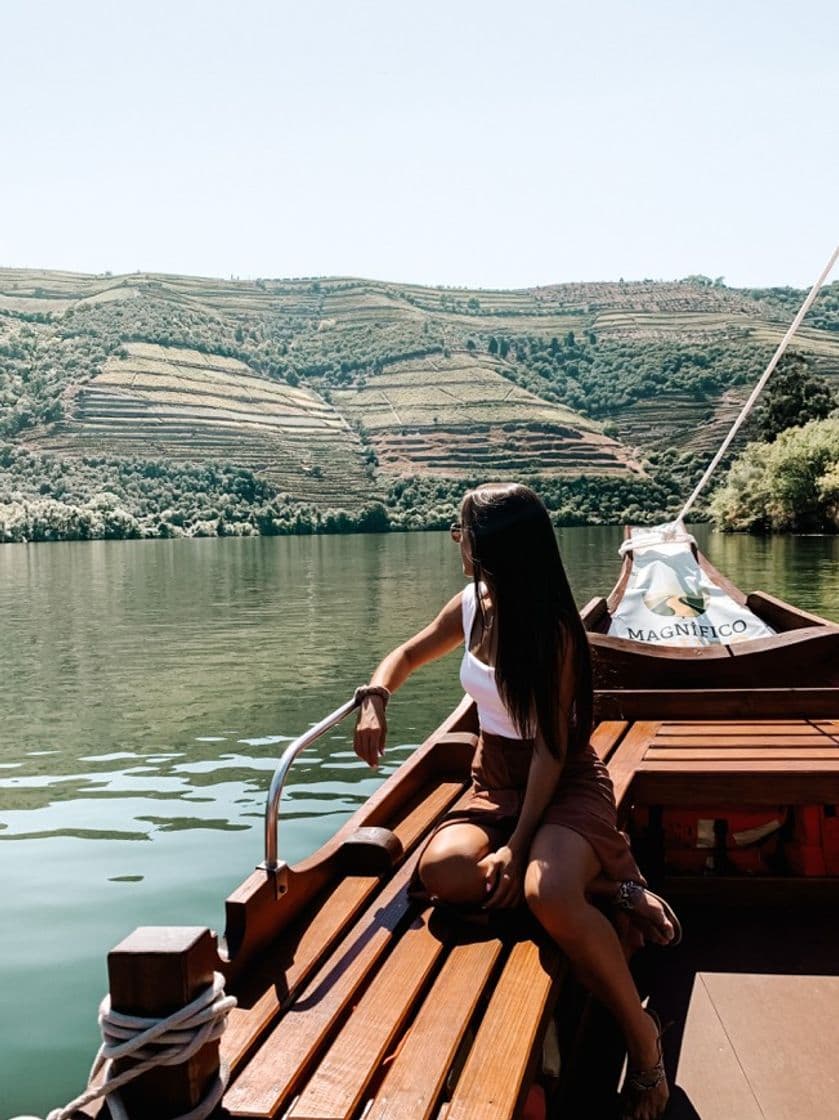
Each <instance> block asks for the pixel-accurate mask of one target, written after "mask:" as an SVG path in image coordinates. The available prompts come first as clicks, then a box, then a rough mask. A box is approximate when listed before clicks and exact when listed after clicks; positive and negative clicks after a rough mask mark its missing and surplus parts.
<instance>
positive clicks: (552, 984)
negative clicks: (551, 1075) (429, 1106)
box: [446, 941, 564, 1120]
mask: <svg viewBox="0 0 839 1120" xmlns="http://www.w3.org/2000/svg"><path fill="white" fill-rule="evenodd" d="M563 969H564V963H563V960H562V955H561V954H560V951H559V949H558V948H557V947H556V946H554V945H552V944H546V945H545V946H543V947H542V948H541V949H540V947H539V946H538V945H536V944H535V942H533V941H521V942H518V943H517V944H516V945H514V946H513V949H512V951H511V953H510V956H509V958H508V960H507V962H506V964H505V966H504V971H503V972H502V973H501V976H500V978H499V980H498V983H497V984H496V986H495V991H494V992H493V995H492V999H491V1000H490V1002H489V1006H488V1007H487V1010H486V1014H485V1015H484V1017H483V1020H482V1022H481V1026H480V1029H479V1030H478V1034H477V1036H476V1038H475V1043H474V1045H473V1046H472V1049H471V1051H470V1053H469V1057H468V1058H467V1059H466V1065H465V1066H464V1068H463V1072H462V1073H461V1075H460V1078H459V1080H458V1082H457V1085H456V1086H455V1090H454V1094H453V1096H452V1099H451V1103H450V1105H449V1109H448V1112H447V1113H446V1120H511V1118H512V1117H513V1116H514V1115H515V1109H516V1105H517V1103H518V1101H519V1098H520V1097H521V1094H522V1090H523V1087H524V1086H525V1084H526V1079H527V1076H528V1073H529V1071H530V1069H531V1065H532V1060H533V1058H534V1056H535V1055H534V1051H535V1048H536V1044H537V1042H538V1039H539V1036H540V1032H541V1030H542V1027H543V1024H544V1021H545V1018H546V1016H547V1015H548V1014H549V1013H550V1010H551V997H552V995H555V994H556V991H557V988H558V981H559V978H560V976H561V974H562V971H563Z"/></svg>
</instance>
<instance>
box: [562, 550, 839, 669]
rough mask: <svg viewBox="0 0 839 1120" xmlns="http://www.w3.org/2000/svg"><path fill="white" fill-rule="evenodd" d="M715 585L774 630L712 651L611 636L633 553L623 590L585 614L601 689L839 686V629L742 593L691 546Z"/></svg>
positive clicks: (627, 564)
mask: <svg viewBox="0 0 839 1120" xmlns="http://www.w3.org/2000/svg"><path fill="white" fill-rule="evenodd" d="M692 553H693V556H694V558H695V560H696V562H697V563H698V565H699V568H700V569H701V571H702V573H703V574H704V575H705V576H706V577H707V579H708V581H709V582H710V584H713V585H714V586H715V587H717V588H720V589H721V590H722V591H724V592H725V593H726V594H727V595H728V596H729V598H730V599H731V600H733V602H734V603H735V604H737V605H738V606H739V607H741V608H742V609H743V610H744V611H748V612H751V613H752V614H753V615H754V616H756V618H757V619H759V620H760V621H761V622H763V623H765V624H766V625H767V626H768V627H770V628H771V629H772V630H774V632H775V633H774V635H772V636H769V637H760V638H757V639H755V640H751V641H737V642H734V641H730V640H721V641H720V642H719V643H718V644H714V645H669V644H651V643H650V642H647V641H637V640H633V639H632V638H629V637H625V636H620V637H616V636H613V635H612V634H610V633H609V630H610V626H611V623H612V620H613V618H614V616H615V614H616V612H617V611H618V610H619V609H620V607H621V605H622V603H623V601H624V595H625V592H626V589H627V585H628V583H629V580H630V578H631V574H632V570H633V562H634V556H633V551H632V549H627V550H626V551H625V553H624V557H623V564H622V566H621V570H620V573H619V576H618V580H617V583H616V584H615V586H614V588H613V589H612V591H611V593H610V594H609V595H608V596H607V597H602V596H601V597H597V598H594V599H592V600H591V601H590V602H589V603H587V604H586V605H585V606H584V607H583V609H582V610H581V612H580V614H581V617H582V619H583V625H584V626H585V628H586V630H587V631H588V635H589V643H590V646H591V650H592V656H593V669H594V676H595V687H597V688H601V689H611V688H645V687H648V686H649V683H650V682H651V681H655V682H659V683H660V684H661V686H662V687H666V688H689V689H700V688H749V687H752V686H753V685H754V684H755V682H758V681H759V682H760V683H761V685H762V686H763V687H766V688H769V687H800V688H806V687H815V686H836V685H839V625H837V623H835V622H831V621H830V620H828V619H826V618H821V617H820V616H819V615H816V614H810V613H809V612H808V611H803V610H800V609H799V608H798V607H793V606H791V605H790V604H789V603H785V602H783V600H781V599H777V598H775V597H774V596H773V595H769V594H767V593H766V592H764V591H752V592H750V593H749V594H744V593H743V592H742V591H741V590H740V589H739V588H738V587H737V586H736V585H735V584H734V583H732V582H731V580H730V579H728V578H727V577H726V576H725V575H723V574H722V573H721V572H719V571H717V569H716V568H715V567H714V566H713V565H712V564H711V562H710V561H709V560H708V558H707V557H706V556H704V555H703V554H702V552H701V551H700V550H699V549H698V548H697V547H696V545H695V544H693V545H692Z"/></svg>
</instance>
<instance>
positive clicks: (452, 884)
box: [419, 847, 484, 904]
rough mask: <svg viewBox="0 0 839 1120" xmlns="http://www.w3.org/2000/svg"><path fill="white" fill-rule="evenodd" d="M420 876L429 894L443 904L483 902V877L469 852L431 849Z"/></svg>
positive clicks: (424, 856) (421, 868) (425, 856)
mask: <svg viewBox="0 0 839 1120" xmlns="http://www.w3.org/2000/svg"><path fill="white" fill-rule="evenodd" d="M419 875H420V879H421V880H422V884H423V886H424V887H425V889H426V890H427V891H428V893H429V894H430V895H432V896H433V897H434V898H439V899H440V901H441V902H452V903H460V904H464V903H476V902H480V901H481V899H482V898H483V883H484V880H483V876H482V874H481V872H480V869H479V867H478V864H477V861H476V860H475V857H474V855H472V854H470V853H468V852H462V851H458V850H457V849H447V848H445V847H441V848H438V849H435V848H434V847H432V848H429V849H428V850H427V851H426V853H425V854H424V855H423V857H422V859H421V860H420V865H419Z"/></svg>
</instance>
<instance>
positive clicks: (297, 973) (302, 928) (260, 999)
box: [222, 781, 463, 1071]
mask: <svg viewBox="0 0 839 1120" xmlns="http://www.w3.org/2000/svg"><path fill="white" fill-rule="evenodd" d="M462 791H463V782H457V781H445V782H441V783H440V784H439V785H438V786H437V787H436V788H434V789H433V790H432V791H431V792H430V793H429V794H428V796H427V797H425V798H423V799H421V800H420V801H419V803H418V804H417V806H416V807H415V808H414V809H413V810H411V811H410V812H408V813H407V814H406V815H405V817H404V818H403V819H402V820H401V821H399V822H398V823H396V824H395V825H394V828H393V832H394V834H395V835H396V836H397V838H398V839H399V840H400V841H401V843H402V846H403V848H404V850H405V851H406V852H413V851H415V849H416V848H417V847H418V845H419V844H420V842H421V841H422V840H423V838H424V837H425V836H426V835H427V834H428V832H429V830H430V829H431V828H432V827H433V825H434V823H435V822H436V821H437V820H439V818H440V816H441V815H442V814H443V813H445V811H446V810H447V809H449V808H450V807H451V805H452V804H453V803H454V800H455V798H456V797H457V796H458V795H459V794H460V793H462ZM414 866H415V861H414V860H412V859H411V858H410V857H409V859H408V862H407V863H406V865H405V866H404V867H403V869H402V870H401V871H400V872H398V873H397V877H396V878H395V879H394V881H393V882H392V884H391V892H393V891H395V892H396V893H398V891H399V890H400V889H401V887H402V886H404V885H405V884H406V883H407V882H408V881H409V879H410V877H411V875H412V874H413V870H414ZM380 886H381V882H380V880H379V878H378V877H376V876H371V875H364V876H347V877H346V878H344V879H342V880H340V881H339V882H338V883H337V884H336V885H335V886H333V887H330V888H329V890H328V892H327V894H326V896H325V897H324V898H323V900H322V902H321V904H320V905H319V906H317V907H316V908H315V909H314V910H313V911H310V912H308V913H307V914H305V915H304V916H303V919H302V920H301V921H300V922H299V923H298V927H297V928H296V929H295V930H292V931H290V932H289V934H288V935H287V936H285V937H284V938H283V939H282V944H281V945H280V946H278V948H277V950H276V952H275V953H273V954H267V955H266V957H265V959H264V961H263V962H261V965H260V967H258V968H254V969H252V970H251V972H250V974H249V976H248V981H247V987H248V989H249V990H250V992H251V993H253V992H254V991H255V992H256V993H258V994H255V995H253V994H252V995H251V998H249V999H247V1000H246V1001H241V997H240V1002H244V1003H245V1006H240V1007H238V1008H236V1009H235V1010H234V1011H233V1012H232V1013H231V1015H230V1018H229V1020H228V1027H227V1031H226V1032H225V1035H224V1039H223V1041H222V1055H223V1057H224V1058H225V1060H226V1061H227V1062H228V1063H229V1065H230V1067H231V1069H232V1070H234V1071H235V1070H236V1069H238V1068H239V1066H240V1065H241V1064H242V1062H243V1061H244V1060H245V1058H246V1056H247V1054H248V1053H249V1051H250V1049H251V1048H252V1046H253V1045H254V1044H255V1043H256V1042H257V1040H258V1039H259V1037H260V1036H261V1035H262V1033H263V1032H264V1031H265V1030H266V1029H268V1027H269V1026H270V1024H271V1023H272V1022H273V1020H274V1019H275V1018H276V1016H277V1014H278V1013H279V1012H280V1010H281V1008H282V1007H283V1006H285V1005H286V1004H287V1003H288V1002H289V1001H290V1000H291V998H292V997H293V995H294V993H295V991H297V990H298V989H299V988H300V986H301V985H302V984H303V983H304V982H305V981H306V979H307V977H309V976H310V975H311V973H312V971H313V970H314V968H315V967H316V966H317V964H318V962H319V961H321V960H322V959H323V956H324V954H325V953H326V952H328V951H329V949H330V947H331V946H332V945H333V944H334V943H335V942H336V940H337V939H338V938H339V937H340V936H341V934H342V933H343V932H344V931H345V930H346V928H347V927H348V925H349V924H350V923H351V922H352V921H353V920H354V919H356V918H357V917H358V915H359V914H360V913H361V911H362V910H363V907H364V906H365V904H366V903H368V902H370V900H371V899H373V898H374V897H375V895H376V892H377V891H378V890H379V888H380ZM381 905H382V900H381V899H379V902H378V903H377V904H374V909H376V908H378V906H381ZM385 905H387V903H385Z"/></svg>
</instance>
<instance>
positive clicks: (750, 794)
mask: <svg viewBox="0 0 839 1120" xmlns="http://www.w3.org/2000/svg"><path fill="white" fill-rule="evenodd" d="M701 765H702V767H703V768H704V769H703V770H701V771H698V770H693V769H691V768H690V767H689V765H688V764H684V763H681V762H671V763H642V764H641V765H640V766H639V768H638V770H636V772H635V778H634V780H633V782H632V801H633V803H635V804H642V805H679V806H686V805H714V806H719V807H720V808H723V807H725V808H735V807H738V806H743V805H813V804H816V805H818V804H828V803H833V804H839V767H837V768H836V769H835V770H834V771H833V772H832V773H831V772H829V771H826V769H825V768H824V767H825V764H824V763H822V764H821V767H822V768H820V769H818V770H816V769H813V770H809V771H808V770H804V769H803V768H802V767H803V766H805V765H806V766H812V767H816V766H819V763H816V762H814V763H799V764H797V765H796V764H795V763H791V762H783V763H761V764H759V766H760V768H759V769H752V770H732V769H728V770H711V769H710V768H711V767H713V766H720V767H725V766H727V765H728V766H734V765H736V764H734V763H730V764H727V763H714V762H704V763H702V764H701ZM828 765H829V764H828ZM665 767H673V768H674V769H665Z"/></svg>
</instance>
